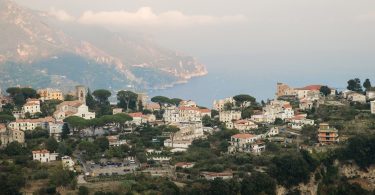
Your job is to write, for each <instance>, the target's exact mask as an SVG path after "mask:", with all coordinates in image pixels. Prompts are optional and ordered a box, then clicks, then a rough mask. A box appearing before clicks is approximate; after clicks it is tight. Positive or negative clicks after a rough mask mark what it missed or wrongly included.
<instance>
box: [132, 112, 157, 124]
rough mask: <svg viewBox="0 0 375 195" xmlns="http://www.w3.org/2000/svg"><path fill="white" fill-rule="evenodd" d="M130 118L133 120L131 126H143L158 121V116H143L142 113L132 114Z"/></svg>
mask: <svg viewBox="0 0 375 195" xmlns="http://www.w3.org/2000/svg"><path fill="white" fill-rule="evenodd" d="M129 116H131V117H132V118H133V120H132V121H131V122H130V123H131V124H136V125H141V124H145V123H153V122H155V121H156V116H155V115H153V114H146V115H145V114H142V112H135V113H130V114H129Z"/></svg>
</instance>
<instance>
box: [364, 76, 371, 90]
mask: <svg viewBox="0 0 375 195" xmlns="http://www.w3.org/2000/svg"><path fill="white" fill-rule="evenodd" d="M363 87H364V88H365V89H366V91H368V90H370V89H371V87H372V86H371V82H370V79H366V80H365V82H363Z"/></svg>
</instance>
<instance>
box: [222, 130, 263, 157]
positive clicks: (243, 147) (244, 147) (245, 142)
mask: <svg viewBox="0 0 375 195" xmlns="http://www.w3.org/2000/svg"><path fill="white" fill-rule="evenodd" d="M256 140H257V136H256V135H253V134H248V133H240V134H235V135H233V136H232V137H231V139H230V146H229V147H228V152H229V153H235V152H246V153H250V152H251V151H252V149H251V144H252V143H254V142H255V141H256Z"/></svg>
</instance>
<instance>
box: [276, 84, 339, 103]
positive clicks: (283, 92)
mask: <svg viewBox="0 0 375 195" xmlns="http://www.w3.org/2000/svg"><path fill="white" fill-rule="evenodd" d="M322 86H323V85H308V86H305V87H301V88H293V87H290V86H289V85H287V84H284V83H277V86H276V97H277V98H280V97H283V96H295V97H297V98H298V99H309V100H313V101H314V100H318V99H320V98H321V93H320V88H321V87H322ZM330 89H331V94H336V89H334V88H330Z"/></svg>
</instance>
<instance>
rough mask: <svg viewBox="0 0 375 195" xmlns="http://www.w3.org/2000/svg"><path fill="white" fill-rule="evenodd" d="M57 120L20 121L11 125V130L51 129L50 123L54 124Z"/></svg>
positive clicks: (48, 118)
mask: <svg viewBox="0 0 375 195" xmlns="http://www.w3.org/2000/svg"><path fill="white" fill-rule="evenodd" d="M54 122H55V119H53V118H52V117H46V118H38V119H18V120H16V121H13V122H11V123H9V125H8V126H9V128H11V129H13V130H22V131H27V130H34V129H35V128H37V127H40V128H42V129H49V125H50V123H54Z"/></svg>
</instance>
